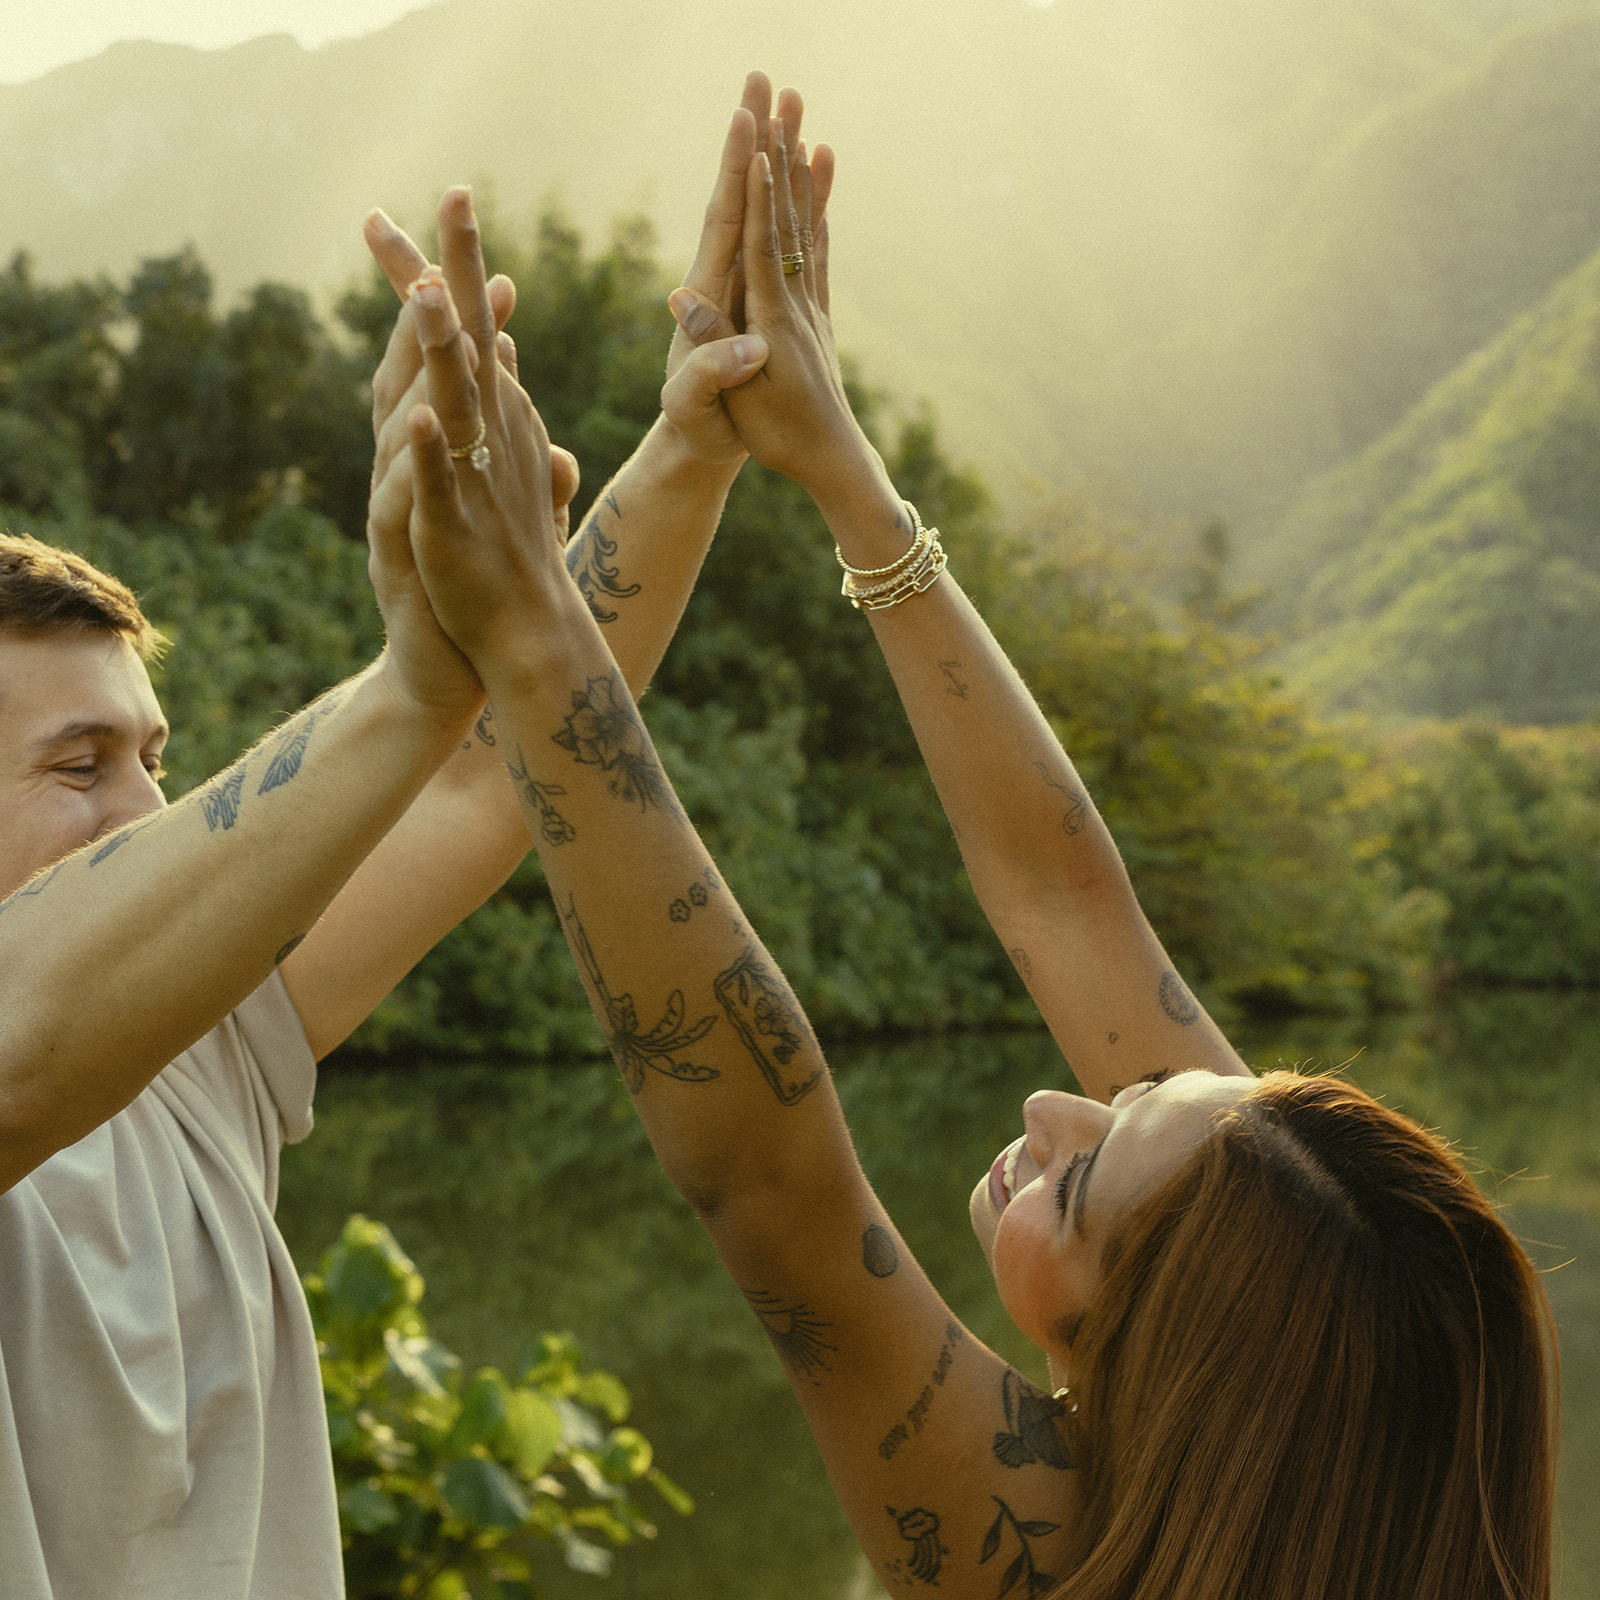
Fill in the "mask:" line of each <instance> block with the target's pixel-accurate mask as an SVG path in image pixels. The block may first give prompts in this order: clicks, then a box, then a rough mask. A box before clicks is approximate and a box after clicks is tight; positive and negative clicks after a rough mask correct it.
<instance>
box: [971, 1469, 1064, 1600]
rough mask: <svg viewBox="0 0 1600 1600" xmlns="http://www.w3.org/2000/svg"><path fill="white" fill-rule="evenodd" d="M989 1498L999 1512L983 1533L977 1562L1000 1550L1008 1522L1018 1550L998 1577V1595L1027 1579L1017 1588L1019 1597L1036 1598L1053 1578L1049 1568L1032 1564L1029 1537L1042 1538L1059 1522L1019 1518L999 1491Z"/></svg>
mask: <svg viewBox="0 0 1600 1600" xmlns="http://www.w3.org/2000/svg"><path fill="white" fill-rule="evenodd" d="M989 1498H990V1499H991V1500H993V1501H994V1503H995V1504H996V1505H997V1506H999V1507H1000V1514H999V1515H998V1516H997V1517H996V1518H995V1519H994V1521H993V1522H991V1523H990V1524H989V1531H988V1532H987V1533H986V1534H985V1535H984V1536H983V1552H982V1554H980V1555H979V1557H978V1565H979V1566H980V1567H981V1566H982V1565H983V1564H984V1562H986V1561H989V1560H992V1559H993V1557H994V1556H996V1555H997V1554H999V1551H1000V1541H1001V1538H1002V1537H1003V1535H1004V1533H1005V1530H1006V1527H1007V1525H1009V1526H1010V1529H1011V1532H1012V1533H1013V1534H1014V1535H1015V1537H1016V1540H1017V1543H1018V1544H1019V1545H1021V1547H1022V1551H1021V1554H1020V1555H1018V1556H1017V1558H1016V1559H1015V1560H1014V1561H1013V1562H1012V1563H1011V1565H1010V1566H1009V1567H1007V1568H1006V1571H1005V1576H1004V1577H1003V1578H1002V1579H1001V1580H1000V1595H1001V1597H1002V1600H1003V1597H1004V1596H1005V1595H1008V1594H1010V1593H1011V1592H1012V1591H1013V1590H1015V1589H1016V1588H1017V1585H1018V1583H1021V1582H1022V1581H1023V1580H1024V1579H1026V1580H1027V1581H1026V1583H1025V1585H1024V1587H1023V1588H1022V1589H1021V1590H1019V1591H1018V1593H1019V1594H1020V1595H1021V1596H1022V1600H1036V1597H1037V1596H1039V1595H1042V1594H1044V1593H1046V1592H1047V1591H1048V1590H1049V1588H1050V1586H1051V1585H1052V1584H1053V1583H1054V1582H1055V1581H1056V1580H1055V1579H1054V1578H1053V1577H1052V1576H1051V1575H1050V1574H1049V1573H1048V1572H1041V1571H1040V1570H1039V1568H1038V1567H1037V1566H1036V1565H1035V1563H1034V1559H1033V1550H1032V1548H1031V1547H1030V1546H1029V1544H1028V1541H1029V1540H1030V1539H1043V1538H1044V1537H1045V1536H1046V1535H1047V1534H1051V1533H1055V1532H1057V1531H1058V1530H1059V1529H1060V1527H1061V1524H1060V1523H1059V1522H1022V1521H1020V1520H1018V1518H1017V1515H1016V1513H1015V1512H1014V1511H1012V1509H1011V1507H1010V1506H1008V1505H1007V1504H1006V1503H1005V1501H1004V1500H1002V1499H1001V1498H1000V1497H999V1496H998V1495H990V1496H989Z"/></svg>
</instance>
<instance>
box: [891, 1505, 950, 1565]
mask: <svg viewBox="0 0 1600 1600" xmlns="http://www.w3.org/2000/svg"><path fill="white" fill-rule="evenodd" d="M883 1509H884V1510H885V1511H887V1512H888V1513H889V1515H890V1516H891V1517H893V1518H894V1525H895V1529H896V1531H897V1532H898V1533H899V1535H900V1537H901V1538H902V1539H904V1540H905V1541H906V1543H907V1544H909V1545H910V1546H911V1554H910V1555H908V1556H905V1557H902V1558H901V1559H900V1560H899V1561H894V1562H891V1563H890V1570H891V1571H893V1572H895V1573H896V1574H898V1573H902V1572H903V1573H904V1574H905V1575H906V1576H907V1577H908V1578H912V1579H915V1581H916V1582H918V1583H930V1584H937V1583H938V1581H939V1569H940V1567H942V1566H943V1565H944V1558H945V1557H946V1556H947V1555H949V1553H950V1552H949V1551H948V1550H947V1549H945V1547H944V1546H943V1545H942V1544H941V1543H940V1542H939V1515H938V1513H937V1512H935V1511H927V1510H924V1509H923V1508H922V1507H921V1506H917V1507H914V1508H913V1509H912V1510H910V1511H896V1510H895V1508H894V1507H893V1506H885V1507H884V1508H883Z"/></svg>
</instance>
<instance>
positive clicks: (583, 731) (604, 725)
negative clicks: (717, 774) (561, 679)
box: [551, 670, 683, 817]
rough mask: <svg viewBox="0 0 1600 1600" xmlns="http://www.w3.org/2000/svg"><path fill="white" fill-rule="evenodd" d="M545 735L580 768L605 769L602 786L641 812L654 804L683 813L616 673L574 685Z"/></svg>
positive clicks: (669, 810)
mask: <svg viewBox="0 0 1600 1600" xmlns="http://www.w3.org/2000/svg"><path fill="white" fill-rule="evenodd" d="M551 738H552V739H553V740H554V742H555V743H556V744H558V745H560V746H561V748H562V749H563V750H566V751H568V752H570V754H571V755H572V757H573V759H574V760H575V761H576V762H577V763H578V765H579V766H580V767H599V769H600V770H601V772H603V773H605V774H607V778H606V788H607V789H608V790H609V791H610V792H611V793H612V794H614V795H615V796H616V797H617V798H618V799H619V800H626V801H627V802H628V803H629V804H630V805H637V806H638V807H639V809H640V810H641V811H648V810H649V809H650V808H651V806H657V807H659V808H660V809H661V810H663V811H666V812H668V813H670V814H671V815H673V816H677V817H681V816H682V815H683V811H682V809H681V808H680V807H679V805H678V802H677V799H676V797H675V796H674V795H673V793H672V788H671V786H670V785H669V784H668V782H667V775H666V773H664V772H663V771H662V770H661V763H660V761H659V760H658V759H657V757H656V752H655V746H654V745H652V744H651V743H650V735H649V734H648V733H647V732H646V731H645V726H644V723H643V722H641V721H640V719H639V712H638V709H637V708H636V707H635V706H634V703H633V701H632V700H631V699H630V698H629V696H628V689H627V685H626V684H624V683H623V681H622V675H621V673H619V672H616V671H614V670H613V671H612V672H610V673H608V674H607V675H606V676H605V677H603V678H590V679H589V681H588V683H587V684H586V685H585V686H584V687H583V688H582V689H574V690H573V691H572V712H571V714H570V715H569V716H568V717H567V718H566V726H565V727H563V728H562V730H561V732H560V733H556V734H552V735H551Z"/></svg>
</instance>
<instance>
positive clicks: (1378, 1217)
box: [1056, 1073, 1556, 1600]
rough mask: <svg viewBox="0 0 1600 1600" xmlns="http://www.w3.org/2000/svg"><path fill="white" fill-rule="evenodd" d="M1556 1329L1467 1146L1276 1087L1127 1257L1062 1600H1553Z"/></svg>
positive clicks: (1152, 1208) (1369, 1105)
mask: <svg viewBox="0 0 1600 1600" xmlns="http://www.w3.org/2000/svg"><path fill="white" fill-rule="evenodd" d="M1555 1360H1556V1357H1555V1336H1554V1331H1553V1327H1552V1324H1551V1321H1550V1313H1549V1307H1548V1304H1547V1302H1546V1300H1545V1297H1544V1292H1543V1288H1542V1286H1541V1284H1540V1282H1539V1279H1538V1276H1537V1274H1536V1273H1535V1272H1534V1270H1533V1267H1532V1265H1531V1264H1530V1262H1529V1261H1528V1258H1527V1256H1526V1255H1525V1254H1524V1252H1523V1250H1522V1249H1521V1247H1520V1246H1519V1245H1518V1244H1517V1242H1516V1240H1515V1239H1514V1238H1513V1237H1512V1236H1511V1233H1510V1231H1509V1230H1508V1229H1507V1228H1506V1226H1505V1224H1504V1223H1503V1222H1502V1221H1501V1220H1500V1218H1499V1216H1498V1215H1497V1214H1496V1212H1495V1209H1494V1207H1493V1206H1492V1205H1491V1204H1490V1203H1489V1202H1488V1201H1487V1200H1486V1199H1485V1198H1484V1197H1483V1195H1482V1194H1480V1192H1479V1191H1478V1189H1477V1187H1476V1185H1475V1184H1474V1183H1473V1181H1472V1179H1471V1177H1470V1176H1469V1175H1468V1174H1467V1172H1466V1171H1465V1170H1464V1169H1463V1168H1462V1166H1461V1164H1460V1163H1459V1162H1458V1161H1457V1160H1455V1159H1454V1157H1453V1156H1452V1155H1451V1154H1450V1152H1449V1151H1448V1149H1447V1148H1446V1147H1445V1146H1444V1145H1443V1144H1442V1143H1441V1142H1440V1141H1439V1140H1437V1139H1435V1138H1434V1137H1433V1136H1432V1135H1431V1134H1429V1133H1427V1132H1426V1131H1425V1130H1423V1129H1422V1128H1419V1127H1418V1126H1417V1125H1416V1124H1415V1123H1413V1122H1411V1121H1409V1120H1408V1119H1407V1118H1405V1117H1403V1116H1400V1115H1399V1114H1397V1113H1396V1112H1393V1111H1391V1110H1388V1109H1387V1108H1386V1107H1384V1106H1381V1105H1379V1104H1378V1103H1377V1102H1376V1101H1374V1100H1373V1099H1372V1098H1371V1097H1370V1096H1368V1095H1366V1094H1364V1093H1362V1092H1361V1091H1360V1090H1359V1089H1356V1088H1353V1087H1352V1086H1350V1085H1348V1084H1345V1083H1342V1082H1339V1081H1338V1080H1336V1079H1328V1078H1301V1077H1296V1076H1294V1075H1293V1074H1290V1073H1274V1074H1271V1075H1270V1076H1268V1077H1267V1078H1264V1079H1263V1080H1262V1082H1261V1084H1260V1086H1259V1088H1258V1089H1257V1090H1256V1091H1255V1092H1254V1093H1252V1094H1251V1095H1250V1096H1248V1097H1247V1098H1246V1099H1245V1100H1244V1101H1243V1102H1241V1103H1240V1105H1239V1106H1238V1107H1237V1108H1236V1109H1234V1110H1231V1111H1230V1112H1228V1113H1227V1114H1226V1115H1225V1117H1223V1118H1222V1119H1221V1122H1220V1125H1219V1127H1218V1128H1217V1130H1216V1131H1215V1133H1214V1134H1213V1136H1212V1137H1210V1138H1209V1139H1208V1140H1207V1141H1206V1143H1205V1144H1203V1145H1202V1146H1201V1147H1200V1148H1199V1149H1198V1150H1197V1151H1196V1152H1195V1153H1194V1155H1193V1156H1191V1157H1190V1158H1189V1159H1188V1161H1186V1162H1185V1164H1184V1166H1183V1168H1182V1170H1181V1171H1180V1172H1179V1173H1178V1174H1177V1175H1176V1176H1175V1177H1174V1178H1173V1179H1172V1180H1171V1181H1170V1182H1169V1183H1168V1184H1167V1185H1165V1186H1164V1188H1163V1189H1162V1191H1161V1192H1160V1193H1159V1194H1157V1195H1155V1196H1154V1197H1153V1198H1152V1199H1150V1200H1149V1201H1147V1202H1146V1203H1145V1204H1143V1205H1142V1206H1141V1207H1140V1208H1139V1209H1138V1211H1137V1212H1136V1213H1135V1214H1134V1215H1133V1217H1131V1218H1130V1219H1129V1221H1128V1223H1127V1224H1126V1225H1125V1226H1124V1227H1123V1228H1122V1230H1121V1231H1120V1234H1119V1235H1118V1237H1117V1238H1116V1239H1114V1240H1113V1242H1112V1244H1111V1245H1110V1247H1109V1248H1108V1250H1107V1259H1106V1276H1105V1282H1104V1285H1103V1287H1102V1289H1101V1292H1100V1294H1099V1295H1098V1296H1097V1297H1096V1300H1095V1303H1094V1305H1093V1306H1092V1307H1091V1308H1090V1311H1089V1314H1088V1316H1087V1317H1086V1318H1085V1319H1084V1321H1083V1324H1082V1326H1081V1328H1080V1330H1079V1333H1078V1337H1077V1342H1076V1344H1075V1347H1074V1351H1073V1362H1072V1366H1073V1380H1074V1381H1073V1389H1074V1393H1075V1394H1079V1395H1081V1397H1082V1398H1081V1401H1080V1410H1079V1411H1078V1413H1077V1414H1076V1415H1074V1416H1073V1417H1072V1418H1071V1423H1072V1432H1073V1434H1074V1435H1075V1438H1074V1441H1073V1442H1074V1445H1075V1447H1076V1448H1075V1454H1076V1455H1077V1457H1078V1459H1079V1461H1080V1462H1082V1463H1083V1464H1084V1465H1083V1469H1082V1470H1083V1475H1084V1489H1085V1500H1084V1515H1083V1518H1082V1520H1081V1522H1080V1524H1079V1536H1078V1547H1077V1550H1076V1560H1075V1563H1074V1567H1073V1575H1072V1577H1070V1578H1069V1579H1068V1580H1067V1581H1066V1582H1065V1583H1064V1584H1063V1585H1062V1586H1061V1587H1060V1588H1059V1589H1058V1590H1057V1591H1056V1596H1057V1597H1059V1600H1069V1597H1070V1600H1549V1595H1550V1582H1551V1573H1550V1567H1551V1548H1550V1545H1551V1519H1552V1514H1553V1502H1554V1466H1553V1456H1554V1428H1553V1421H1552V1418H1553V1405H1552V1401H1551V1384H1552V1381H1553V1377H1554V1372H1555Z"/></svg>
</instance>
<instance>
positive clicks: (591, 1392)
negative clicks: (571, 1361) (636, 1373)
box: [572, 1372, 633, 1422]
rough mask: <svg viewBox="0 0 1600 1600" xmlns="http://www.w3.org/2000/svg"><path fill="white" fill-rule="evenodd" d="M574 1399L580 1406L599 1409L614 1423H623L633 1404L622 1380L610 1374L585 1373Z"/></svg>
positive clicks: (574, 1392)
mask: <svg viewBox="0 0 1600 1600" xmlns="http://www.w3.org/2000/svg"><path fill="white" fill-rule="evenodd" d="M572 1398H573V1399H574V1400H576V1401H577V1402H578V1403H579V1404H580V1405H585V1406H596V1407H598V1408H599V1409H600V1410H601V1411H603V1412H605V1414H606V1416H607V1417H609V1418H610V1419H611V1421H612V1422H621V1421H622V1420H623V1419H624V1418H625V1417H626V1416H627V1415H628V1409H629V1407H630V1406H631V1405H632V1404H633V1401H632V1399H631V1397H630V1396H629V1394H628V1391H627V1389H626V1387H625V1386H624V1385H623V1382H622V1380H621V1379H620V1378H616V1377H613V1376H612V1375H611V1374H610V1373H609V1372H586V1373H584V1375H583V1376H582V1377H581V1378H580V1379H579V1380H578V1387H577V1388H576V1389H575V1390H573V1393H572Z"/></svg>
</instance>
